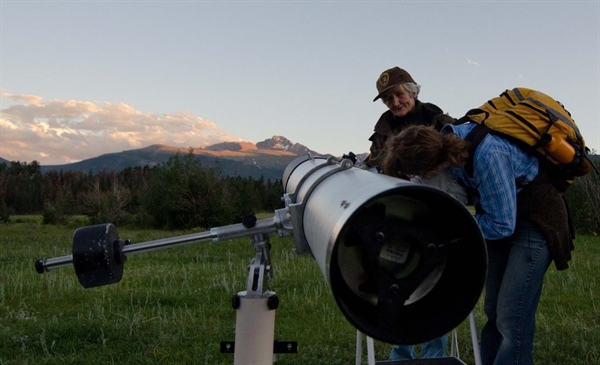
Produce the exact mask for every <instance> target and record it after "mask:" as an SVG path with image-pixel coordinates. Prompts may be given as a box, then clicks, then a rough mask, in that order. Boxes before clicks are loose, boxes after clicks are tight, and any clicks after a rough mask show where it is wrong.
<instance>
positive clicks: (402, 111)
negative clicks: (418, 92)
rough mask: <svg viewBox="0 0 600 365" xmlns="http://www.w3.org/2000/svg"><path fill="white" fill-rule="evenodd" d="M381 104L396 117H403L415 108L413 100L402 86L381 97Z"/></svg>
mask: <svg viewBox="0 0 600 365" xmlns="http://www.w3.org/2000/svg"><path fill="white" fill-rule="evenodd" d="M381 99H383V102H384V103H385V105H386V106H387V107H388V108H389V109H390V111H391V112H392V114H394V116H396V117H403V116H405V115H406V114H408V113H410V111H411V110H413V108H414V107H415V98H414V97H413V96H412V95H411V94H410V93H409V92H408V90H406V88H405V87H404V85H400V86H398V87H397V88H394V89H393V90H391V91H389V92H387V93H386V94H384V95H383V96H382V98H381Z"/></svg>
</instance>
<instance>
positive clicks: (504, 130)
mask: <svg viewBox="0 0 600 365" xmlns="http://www.w3.org/2000/svg"><path fill="white" fill-rule="evenodd" d="M465 122H473V123H477V124H478V125H477V126H475V128H474V129H473V130H472V131H471V132H470V133H469V134H468V135H467V137H466V138H465V140H466V141H467V142H469V159H468V161H467V165H466V166H465V168H466V170H467V172H468V173H469V176H471V177H472V176H473V157H472V156H473V155H474V154H475V150H476V149H477V146H478V145H479V143H480V142H481V140H482V139H483V138H484V137H485V135H486V134H488V133H493V134H495V135H498V136H501V137H503V138H506V139H508V140H510V141H512V142H514V143H516V144H518V145H520V146H522V147H524V148H525V149H526V150H529V151H531V153H532V154H534V155H536V156H537V157H538V158H539V159H540V162H541V164H542V165H543V166H545V167H547V171H548V173H549V175H550V176H551V177H552V178H551V181H550V183H553V184H554V185H555V186H556V187H557V188H558V189H559V190H561V191H564V190H566V189H567V188H568V187H569V186H570V185H571V184H573V181H574V178H575V177H577V176H583V175H586V174H587V173H588V172H590V170H592V169H594V170H595V171H596V173H598V170H597V169H596V167H595V166H594V164H593V163H592V161H591V160H590V158H589V156H588V154H589V152H590V150H589V148H588V147H586V145H585V141H584V139H583V137H582V135H581V133H580V132H579V128H578V127H577V124H576V123H575V121H574V120H573V118H572V117H571V113H569V112H568V111H567V110H566V109H565V107H564V106H563V105H562V104H561V103H560V102H558V101H556V100H555V99H553V98H552V97H550V96H548V95H546V94H544V93H541V92H539V91H536V90H532V89H527V88H523V87H517V88H514V89H512V90H506V91H504V92H503V93H502V94H500V96H498V97H495V98H493V99H490V100H488V102H487V103H485V104H483V105H482V106H481V107H479V108H477V109H472V110H470V111H468V112H467V113H466V114H465V116H463V117H462V118H460V119H458V120H457V122H456V123H457V124H460V123H465Z"/></svg>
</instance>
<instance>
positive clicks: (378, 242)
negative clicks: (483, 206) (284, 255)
mask: <svg viewBox="0 0 600 365" xmlns="http://www.w3.org/2000/svg"><path fill="white" fill-rule="evenodd" d="M346 162H349V161H342V162H341V163H335V162H333V160H331V159H325V158H322V157H317V158H310V157H306V158H304V157H302V158H298V159H297V160H295V161H294V162H293V163H292V164H290V165H289V166H288V168H287V169H286V171H285V172H284V179H283V184H284V190H285V193H286V199H287V204H288V206H289V208H290V215H291V216H292V221H293V224H294V231H293V235H294V241H295V245H296V248H297V249H300V251H302V250H303V249H304V251H310V252H311V253H312V255H313V256H314V258H315V260H316V261H317V263H318V265H319V268H320V270H321V272H322V274H323V276H324V277H325V279H326V280H327V282H328V283H329V285H330V287H331V290H332V293H333V296H334V298H335V300H336V302H337V305H338V307H339V308H340V310H341V311H342V313H343V314H344V316H345V317H346V318H347V320H348V321H349V322H350V323H352V325H354V326H355V327H356V328H358V329H359V330H360V331H362V332H363V333H365V334H366V335H368V336H370V337H372V338H375V339H377V340H380V341H384V342H388V343H393V344H406V345H410V344H418V343H422V342H426V341H429V340H431V339H434V338H437V337H439V336H441V335H443V334H446V333H448V332H449V331H451V330H452V329H454V328H455V327H457V326H458V325H459V324H460V323H461V322H462V321H463V320H464V319H465V318H467V316H468V315H469V313H470V312H471V311H472V309H473V308H474V307H475V305H476V304H477V301H478V299H479V296H480V295H481V292H482V290H483V285H484V282H485V275H486V270H487V252H486V248H485V241H484V239H483V236H482V234H481V230H480V229H479V226H478V224H477V222H476V221H475V219H474V217H473V215H472V214H471V212H469V210H468V209H467V208H466V207H464V206H463V204H461V203H460V202H459V201H458V200H456V199H454V198H453V197H452V196H450V195H448V194H446V193H445V192H442V191H440V190H438V189H435V188H433V187H429V186H425V185H420V184H415V183H412V182H410V181H406V180H402V179H397V178H393V177H389V176H386V175H382V174H378V173H376V172H374V171H369V170H364V169H362V168H357V167H353V165H352V164H350V165H348V164H346ZM304 245H306V246H308V247H309V249H306V248H304V247H303V246H304Z"/></svg>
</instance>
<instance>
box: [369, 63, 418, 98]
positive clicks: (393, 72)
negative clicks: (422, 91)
mask: <svg viewBox="0 0 600 365" xmlns="http://www.w3.org/2000/svg"><path fill="white" fill-rule="evenodd" d="M405 82H412V83H414V84H416V82H415V80H413V78H412V76H410V74H409V73H408V72H407V71H406V70H403V69H401V68H400V67H397V66H396V67H394V68H390V69H389V70H385V71H383V72H382V73H381V75H379V78H378V79H377V82H376V86H377V92H378V93H379V94H377V96H376V97H375V99H373V101H376V100H377V99H379V98H380V97H381V95H382V94H383V93H385V92H386V91H388V90H390V89H393V88H394V87H396V86H398V85H400V84H404V83H405Z"/></svg>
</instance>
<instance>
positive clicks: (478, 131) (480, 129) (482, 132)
mask: <svg viewBox="0 0 600 365" xmlns="http://www.w3.org/2000/svg"><path fill="white" fill-rule="evenodd" d="M489 132H490V129H489V128H488V127H486V126H484V125H481V124H476V125H475V127H473V129H472V130H471V131H470V132H469V134H467V135H466V136H465V138H464V140H465V141H467V142H468V143H469V157H468V158H467V162H466V164H465V170H466V171H467V174H468V175H469V177H470V178H473V158H474V157H475V151H476V150H477V147H479V144H480V143H481V141H482V140H483V139H484V138H485V136H487V135H488V133H489Z"/></svg>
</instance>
